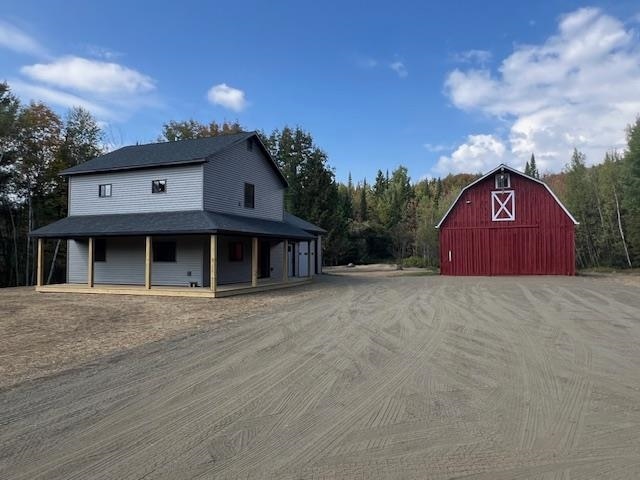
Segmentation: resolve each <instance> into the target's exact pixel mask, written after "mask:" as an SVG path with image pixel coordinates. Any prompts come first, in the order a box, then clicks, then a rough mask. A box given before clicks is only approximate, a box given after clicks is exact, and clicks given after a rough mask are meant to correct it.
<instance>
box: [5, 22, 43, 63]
mask: <svg viewBox="0 0 640 480" xmlns="http://www.w3.org/2000/svg"><path fill="white" fill-rule="evenodd" d="M0 47H3V48H7V49H9V50H13V51H14V52H18V53H27V54H30V55H37V56H41V55H44V54H45V49H44V48H43V47H42V45H40V43H38V41H37V40H35V39H34V38H33V37H31V36H29V35H27V34H26V33H24V32H23V31H22V30H20V29H19V28H17V27H16V26H14V25H12V24H10V23H7V22H5V21H3V20H0Z"/></svg>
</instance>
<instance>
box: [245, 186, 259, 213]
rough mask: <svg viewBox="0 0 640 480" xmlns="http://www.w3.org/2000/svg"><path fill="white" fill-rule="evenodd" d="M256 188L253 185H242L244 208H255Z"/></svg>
mask: <svg viewBox="0 0 640 480" xmlns="http://www.w3.org/2000/svg"><path fill="white" fill-rule="evenodd" d="M255 194H256V187H255V186H254V185H253V183H245V184H244V208H255V196H256V195H255Z"/></svg>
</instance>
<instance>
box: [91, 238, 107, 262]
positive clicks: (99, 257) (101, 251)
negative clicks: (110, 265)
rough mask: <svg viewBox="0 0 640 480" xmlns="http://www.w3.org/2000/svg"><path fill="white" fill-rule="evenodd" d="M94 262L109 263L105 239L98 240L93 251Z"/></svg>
mask: <svg viewBox="0 0 640 480" xmlns="http://www.w3.org/2000/svg"><path fill="white" fill-rule="evenodd" d="M93 261H94V262H106V261H107V241H106V240H105V239H104V238H96V239H95V243H94V250H93Z"/></svg>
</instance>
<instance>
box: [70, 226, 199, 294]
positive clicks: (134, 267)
mask: <svg viewBox="0 0 640 480" xmlns="http://www.w3.org/2000/svg"><path fill="white" fill-rule="evenodd" d="M157 240H166V241H176V261H175V262H153V263H152V265H151V284H152V286H153V285H185V286H186V285H188V284H189V282H198V284H199V285H203V267H204V266H203V260H202V259H203V255H204V251H203V249H204V242H203V237H195V236H193V237H192V236H189V237H176V238H165V237H162V238H160V237H158V238H157ZM106 242H107V250H106V261H105V262H95V263H94V282H95V283H97V284H99V283H106V284H115V285H144V258H145V240H144V238H143V237H130V238H129V237H124V238H107V240H106ZM87 263H88V243H87V241H86V240H69V242H68V272H69V273H68V278H69V280H68V281H69V283H86V282H87ZM188 272H191V275H190V276H189V274H188Z"/></svg>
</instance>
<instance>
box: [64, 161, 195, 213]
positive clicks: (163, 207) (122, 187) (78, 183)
mask: <svg viewBox="0 0 640 480" xmlns="http://www.w3.org/2000/svg"><path fill="white" fill-rule="evenodd" d="M202 169H203V167H202V164H200V165H183V166H178V167H167V168H146V169H142V170H129V171H123V172H109V173H99V174H87V175H73V176H71V177H69V215H101V214H110V213H142V212H165V211H179V210H202V201H203V200H202V190H203V188H202V181H203V180H202V179H203V174H202ZM153 180H167V191H166V193H151V182H152V181H153ZM101 184H111V196H110V197H99V196H98V185H101Z"/></svg>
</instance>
